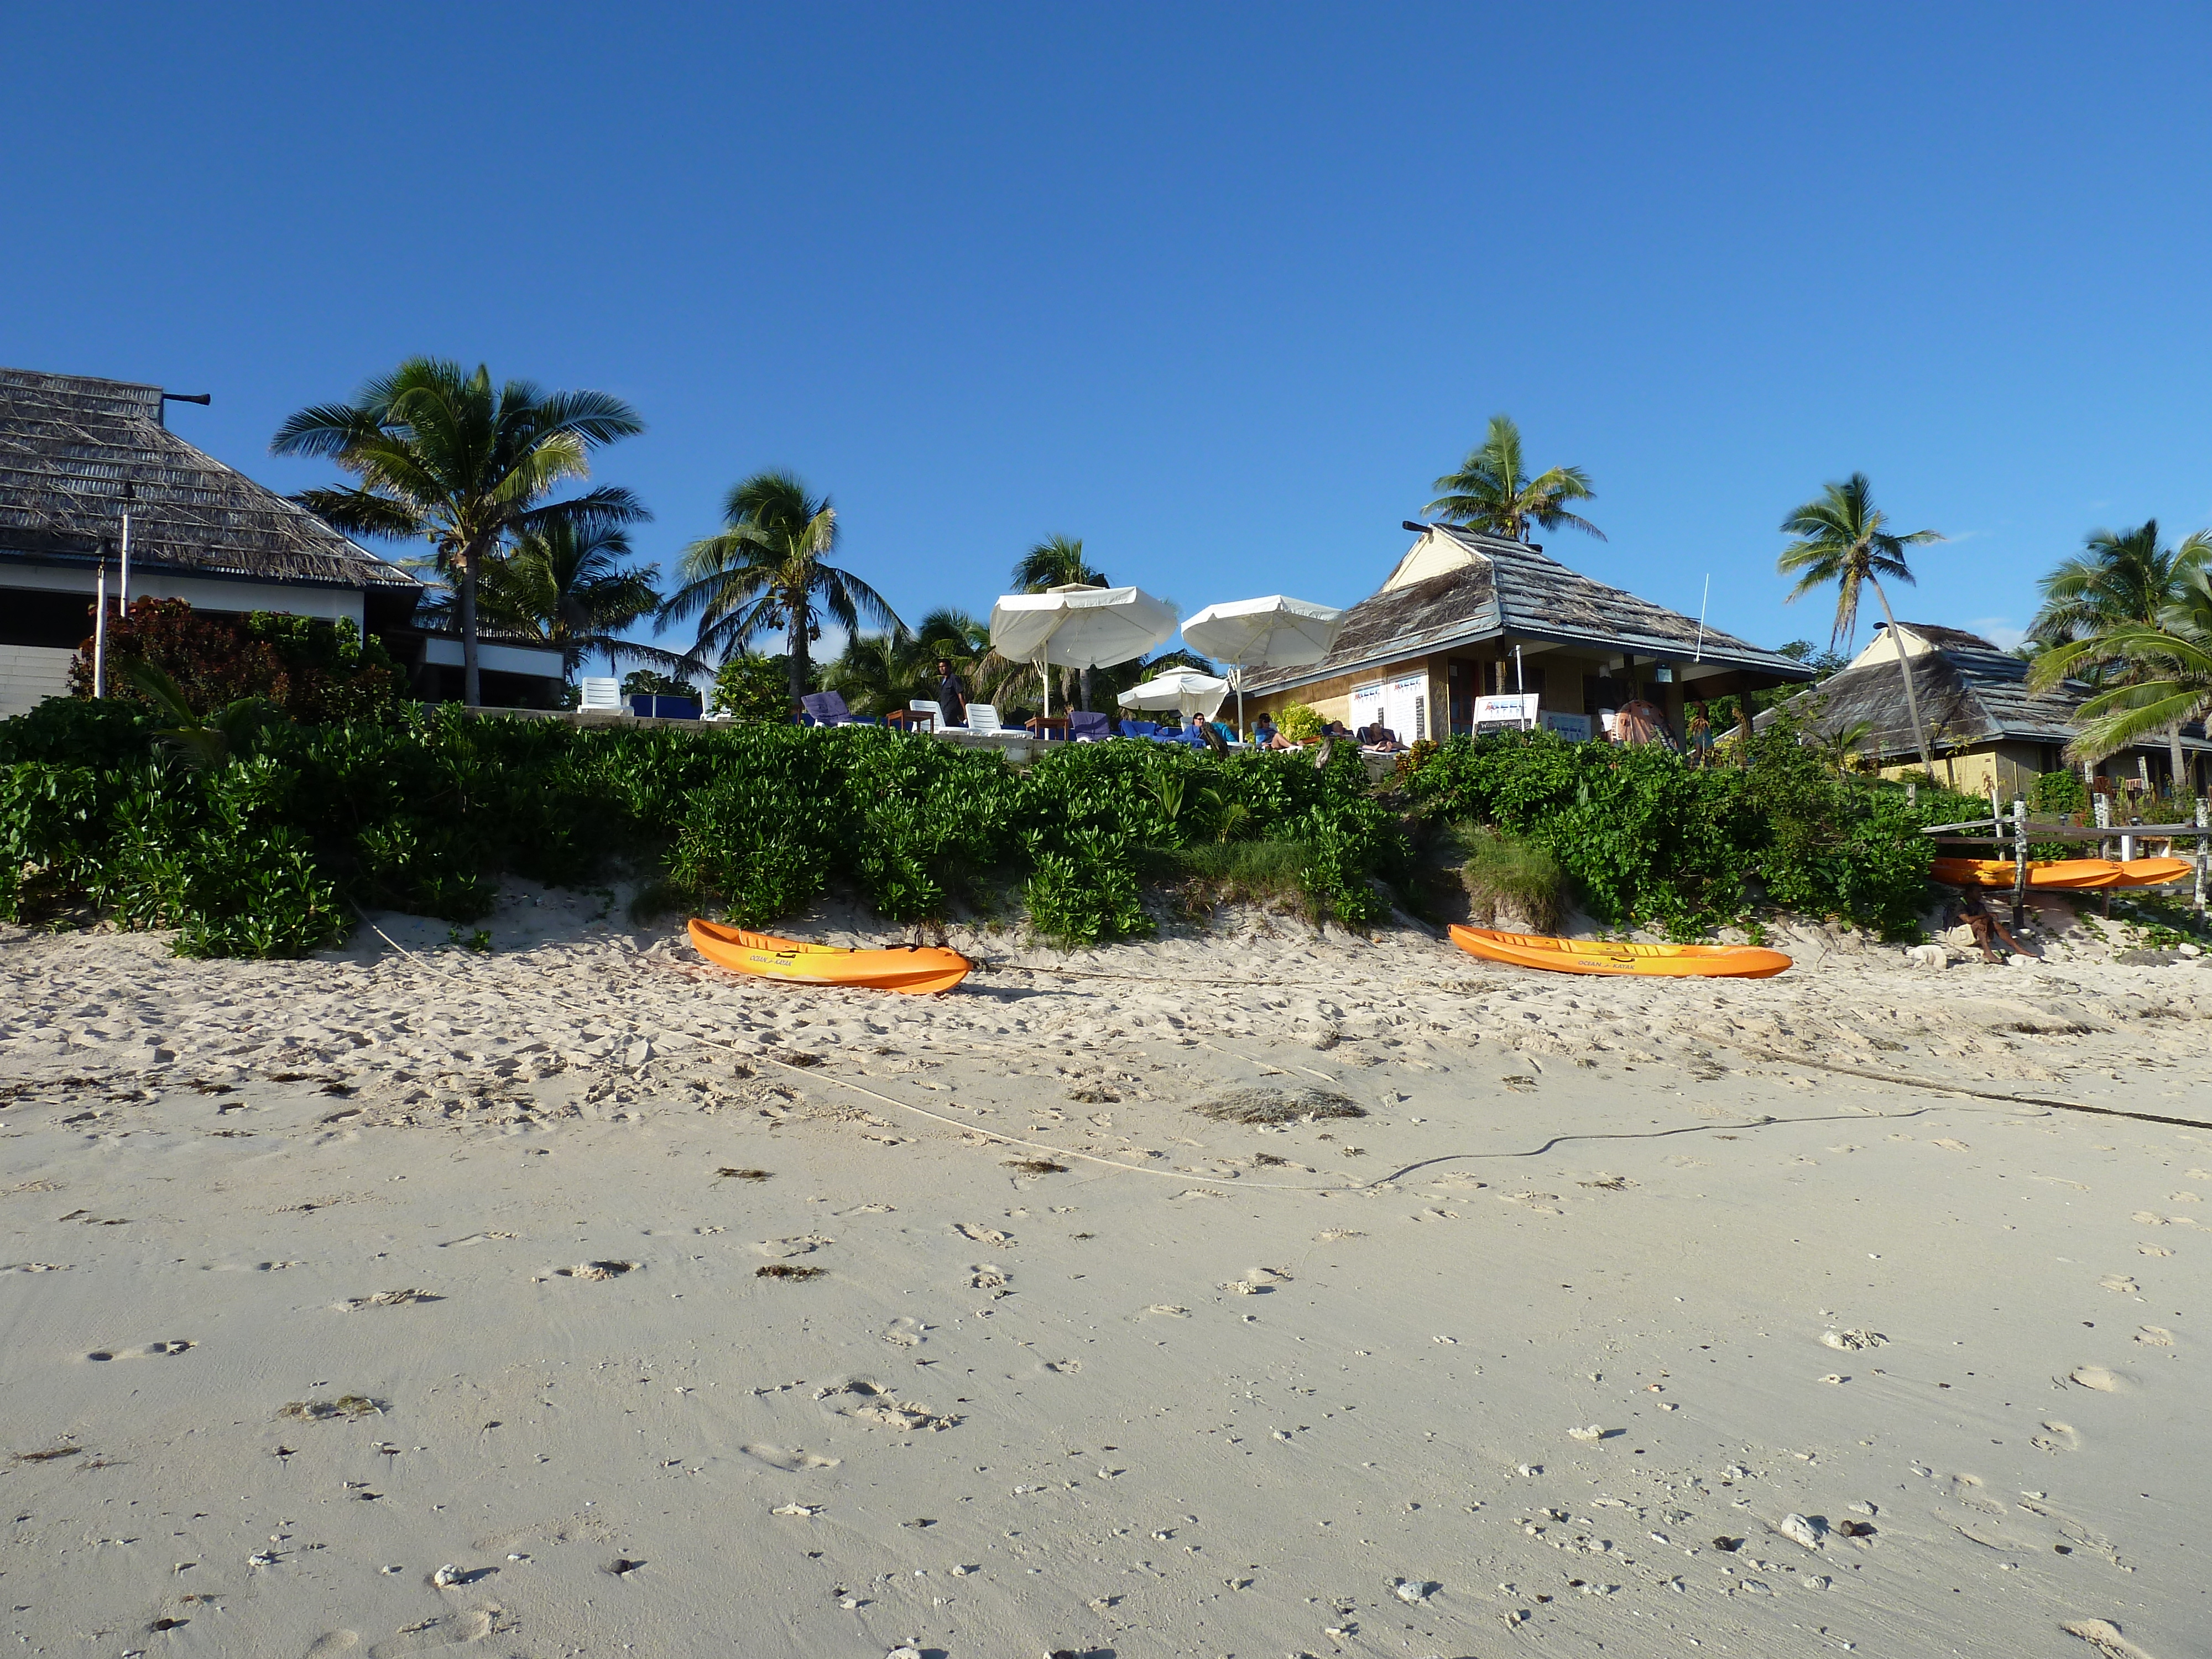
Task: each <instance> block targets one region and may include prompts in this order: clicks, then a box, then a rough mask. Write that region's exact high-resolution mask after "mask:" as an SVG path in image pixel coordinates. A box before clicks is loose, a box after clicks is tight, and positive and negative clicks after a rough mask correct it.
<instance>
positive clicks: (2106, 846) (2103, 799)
mask: <svg viewBox="0 0 2212 1659" xmlns="http://www.w3.org/2000/svg"><path fill="white" fill-rule="evenodd" d="M2089 804H2090V805H2092V806H2093V807H2094V808H2095V809H2096V813H2097V828H2099V829H2111V828H2112V797H2111V796H2110V795H2107V794H2105V793H2102V792H2100V793H2097V794H2093V795H2092V796H2090V797H2089ZM2097 856H2098V857H2099V858H2100V859H2108V858H2110V857H2112V845H2111V843H2110V842H2102V841H2100V842H2098V843H2097Z"/></svg>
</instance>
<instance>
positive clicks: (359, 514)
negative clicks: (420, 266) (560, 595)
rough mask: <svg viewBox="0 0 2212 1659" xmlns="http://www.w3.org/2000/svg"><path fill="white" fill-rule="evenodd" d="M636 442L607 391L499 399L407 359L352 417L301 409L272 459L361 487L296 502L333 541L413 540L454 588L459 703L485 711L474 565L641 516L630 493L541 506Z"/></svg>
mask: <svg viewBox="0 0 2212 1659" xmlns="http://www.w3.org/2000/svg"><path fill="white" fill-rule="evenodd" d="M644 430H645V423H644V422H642V421H641V420H640V419H638V417H637V412H636V411H635V410H633V409H632V408H631V407H630V406H629V404H626V403H624V402H623V400H622V399H621V398H616V397H611V396H610V395H608V394H607V393H605V392H546V391H544V389H543V388H541V387H539V386H537V385H536V384H535V383H533V382H532V381H529V380H509V381H507V382H506V383H505V384H504V385H502V386H500V387H499V388H498V389H497V390H496V391H495V390H494V389H493V387H492V383H491V372H490V371H489V369H488V368H485V367H484V366H483V364H481V363H479V364H478V365H477V370H476V373H474V374H465V373H464V372H463V371H462V368H461V366H460V365H459V363H456V362H448V361H447V360H446V359H443V358H437V357H410V358H409V359H407V361H406V362H403V363H401V364H400V365H399V367H398V368H396V369H394V370H392V373H391V374H386V375H380V376H379V377H378V378H377V379H375V380H371V381H369V382H368V384H367V385H366V386H363V387H362V389H361V392H360V395H359V396H358V397H357V398H356V400H355V401H354V402H352V403H350V404H317V405H315V406H314V407H313V408H311V409H303V410H300V411H299V412H298V413H297V414H295V415H294V416H292V417H291V418H290V419H289V420H288V421H286V422H284V424H283V426H281V427H279V428H277V430H276V438H275V439H274V440H273V441H271V442H270V446H269V447H270V449H271V450H272V451H273V452H275V453H276V454H279V455H326V456H328V457H329V458H330V459H332V460H334V461H336V462H337V465H339V467H340V468H342V469H343V471H347V472H350V473H352V474H353V475H354V477H356V478H358V479H359V480H360V483H358V484H356V485H355V486H353V487H352V488H349V489H308V490H303V491H301V494H300V495H299V496H298V497H297V500H298V501H300V503H301V506H303V507H307V509H308V510H309V511H310V512H312V513H315V514H316V515H317V516H319V517H320V518H322V519H324V520H326V521H327V522H329V523H330V524H331V525H334V526H337V528H338V529H340V530H346V531H354V532H361V533H363V534H367V535H372V536H391V537H396V538H415V537H420V538H422V539H423V540H425V541H428V543H429V544H431V546H432V547H433V548H434V549H435V560H436V562H437V564H438V566H439V568H440V569H441V571H442V572H443V573H444V574H447V576H449V577H451V576H454V575H456V574H458V576H459V587H460V619H461V695H462V699H463V701H465V702H466V703H467V704H468V705H469V706H470V707H471V708H476V707H477V706H478V705H480V704H481V703H482V702H483V696H482V687H481V685H480V684H479V680H478V676H477V582H478V580H479V579H480V578H481V576H482V574H483V564H484V561H485V560H486V559H487V558H489V557H490V556H493V555H494V554H495V552H496V551H497V550H499V549H500V548H501V546H502V545H504V544H507V543H508V542H510V541H513V540H514V539H516V538H521V537H525V536H531V535H543V534H544V533H545V532H548V531H550V529H551V528H552V527H553V526H555V525H558V524H566V525H568V526H572V527H573V528H574V529H575V530H576V531H577V532H580V533H584V534H591V533H595V532H599V531H601V530H605V529H611V528H614V527H617V526H621V525H625V524H632V523H635V522H636V521H637V520H641V519H644V518H647V517H649V516H650V515H649V514H648V513H647V512H646V510H645V507H643V505H642V504H641V502H640V501H638V499H637V497H636V496H635V495H632V494H631V493H630V492H629V490H627V489H611V488H607V487H605V486H602V487H601V488H599V489H592V490H590V491H588V492H586V494H584V495H579V496H575V497H574V498H572V499H570V500H568V501H547V500H546V497H547V496H548V495H551V494H552V492H553V491H554V490H555V489H557V488H559V487H560V486H561V485H562V484H563V483H567V482H568V480H570V479H572V478H582V477H588V476H589V474H590V471H591V469H590V466H589V465H588V459H589V456H590V453H591V452H592V450H593V449H595V448H597V447H599V446H601V445H603V444H609V443H612V442H614V441H616V440H617V439H618V438H628V437H633V436H635V435H636V434H638V433H640V432H642V431H644Z"/></svg>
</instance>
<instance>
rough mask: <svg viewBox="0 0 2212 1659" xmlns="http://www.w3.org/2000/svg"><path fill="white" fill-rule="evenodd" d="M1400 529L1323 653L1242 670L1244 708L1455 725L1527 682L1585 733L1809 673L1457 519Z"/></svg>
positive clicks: (1564, 726) (1676, 716)
mask: <svg viewBox="0 0 2212 1659" xmlns="http://www.w3.org/2000/svg"><path fill="white" fill-rule="evenodd" d="M1405 528H1406V529H1407V530H1409V531H1412V532H1414V533H1415V535H1416V536H1417V537H1418V538H1419V539H1418V540H1417V541H1415V542H1414V544H1413V546H1412V547H1411V548H1410V549H1409V550H1407V553H1406V555H1405V556H1404V557H1403V558H1401V559H1400V560H1399V562H1398V564H1397V567H1396V568H1395V569H1394V570H1392V571H1391V573H1390V574H1389V577H1388V578H1387V579H1386V580H1384V582H1383V586H1381V587H1380V588H1379V589H1377V590H1376V592H1375V593H1374V594H1372V595H1371V596H1370V597H1369V598H1368V599H1363V600H1362V601H1360V603H1359V604H1358V605H1354V606H1353V607H1352V610H1351V611H1350V613H1349V614H1348V615H1347V616H1346V618H1345V622H1344V626H1343V629H1342V630H1341V631H1340V633H1339V635H1337V641H1336V645H1335V648H1334V650H1332V651H1331V652H1330V653H1329V655H1328V658H1327V659H1324V660H1323V661H1322V662H1319V663H1316V664H1314V665H1311V666H1310V667H1303V668H1293V669H1267V670H1255V671H1252V672H1250V673H1249V674H1247V675H1246V676H1245V678H1244V687H1245V699H1246V706H1247V709H1248V711H1250V710H1254V709H1256V708H1270V709H1279V708H1280V707H1281V706H1282V705H1283V704H1285V703H1288V702H1304V703H1307V704H1310V706H1312V707H1313V708H1315V710H1316V712H1318V713H1319V714H1321V715H1322V717H1323V718H1324V719H1329V720H1346V722H1347V723H1349V724H1352V725H1355V726H1358V725H1363V724H1364V723H1365V722H1366V720H1367V719H1369V718H1370V717H1371V714H1372V711H1376V710H1379V712H1380V713H1381V714H1382V716H1383V720H1384V723H1385V724H1386V725H1388V726H1390V728H1391V729H1392V730H1393V731H1395V732H1397V733H1398V735H1399V736H1400V737H1401V738H1406V739H1408V740H1410V739H1411V738H1414V737H1416V736H1420V737H1440V736H1443V735H1444V734H1445V733H1446V732H1462V731H1467V730H1468V729H1470V728H1471V727H1472V726H1473V724H1474V714H1475V712H1476V711H1475V699H1476V698H1478V697H1480V696H1492V695H1497V694H1501V693H1509V692H1514V691H1516V690H1529V691H1534V692H1535V693H1537V694H1538V695H1539V696H1541V700H1542V708H1543V711H1544V714H1545V717H1546V720H1547V723H1550V724H1553V725H1554V726H1555V728H1556V729H1560V730H1564V731H1565V732H1569V733H1570V734H1579V735H1588V732H1589V728H1590V726H1591V724H1592V722H1593V721H1595V720H1596V718H1597V717H1598V716H1600V715H1601V714H1602V713H1603V712H1605V711H1607V710H1610V709H1613V708H1619V707H1620V705H1621V704H1622V703H1623V702H1627V701H1629V700H1630V699H1631V698H1632V697H1634V696H1644V697H1646V698H1648V699H1650V700H1651V701H1653V702H1658V703H1660V704H1661V705H1662V707H1663V708H1665V709H1666V711H1667V713H1668V716H1669V718H1670V719H1671V720H1674V723H1675V725H1676V727H1677V730H1679V729H1680V716H1681V710H1682V704H1683V701H1684V698H1685V696H1688V697H1692V698H1696V697H1707V696H1725V695H1728V694H1730V693H1734V692H1741V691H1752V690H1764V689H1765V688H1767V687H1769V686H1774V685H1782V684H1793V683H1796V682H1798V681H1802V680H1806V679H1809V678H1811V677H1812V671H1811V670H1810V669H1808V667H1806V666H1805V665H1804V664H1802V663H1801V662H1798V661H1796V659H1793V658H1790V657H1785V656H1784V655H1782V654H1781V653H1778V652H1774V651H1769V650H1766V649H1765V648H1763V647H1759V646H1756V645H1753V644H1750V643H1748V642H1747V641H1743V640H1740V639H1737V638H1736V637H1735V636H1734V635H1729V634H1724V633H1722V632H1721V631H1720V630H1718V629H1713V628H1710V627H1706V626H1704V625H1702V624H1701V623H1699V620H1698V619H1697V618H1696V617H1686V616H1684V615H1682V614H1681V613H1680V611H1670V610H1668V609H1667V607H1666V606H1664V605H1655V604H1653V603H1652V602H1651V601H1650V600H1649V599H1641V598H1638V596H1637V595H1636V594H1633V593H1631V592H1626V591H1625V590H1623V589H1621V588H1618V587H1613V586H1608V585H1607V584H1606V583H1604V582H1601V581H1597V580H1594V579H1593V578H1591V577H1589V576H1585V575H1583V574H1581V573H1580V572H1579V571H1576V570H1571V569H1569V568H1567V567H1566V566H1565V565H1564V564H1562V563H1560V562H1559V561H1558V560H1557V559H1554V558H1552V557H1550V556H1548V555H1547V554H1546V553H1545V551H1544V550H1543V549H1542V548H1541V547H1535V546H1530V545H1528V544H1522V543H1520V542H1513V541H1506V540H1503V539H1501V538H1498V537H1495V536H1486V535H1481V534H1479V533H1477V532H1474V531H1471V530H1468V529H1464V528H1462V527H1461V526H1456V525H1442V524H1414V523H1412V522H1410V521H1409V522H1408V523H1407V525H1406V526H1405Z"/></svg>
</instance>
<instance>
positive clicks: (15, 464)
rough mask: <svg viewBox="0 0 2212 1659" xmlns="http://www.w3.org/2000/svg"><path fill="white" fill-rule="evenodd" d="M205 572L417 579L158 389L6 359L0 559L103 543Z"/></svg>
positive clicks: (393, 583) (400, 583) (91, 550)
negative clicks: (229, 456)
mask: <svg viewBox="0 0 2212 1659" xmlns="http://www.w3.org/2000/svg"><path fill="white" fill-rule="evenodd" d="M126 484H127V485H129V486H130V488H131V491H132V497H133V498H132V499H131V501H130V502H129V507H130V512H131V562H132V563H133V564H134V565H137V564H142V563H143V564H147V565H160V566H164V567H167V568H172V569H178V570H190V571H196V572H201V573H204V574H209V575H224V576H247V577H253V578H257V579H259V580H264V581H281V582H307V583H313V584H318V585H328V586H340V587H362V588H368V587H389V588H415V589H418V590H419V588H420V587H421V586H422V584H421V583H419V582H417V581H416V580H415V578H414V577H412V576H410V575H409V574H407V573H406V572H405V571H404V570H402V569H400V568H398V567H397V566H396V565H392V564H389V563H386V562H385V561H384V560H382V559H380V558H378V557H377V556H375V555H374V554H373V553H371V552H369V551H368V550H366V549H365V548H362V547H359V546H356V544H354V543H352V542H350V541H349V540H347V539H346V538H344V537H343V536H342V535H340V534H339V533H338V532H337V531H335V530H333V529H331V527H330V526H328V525H326V524H325V523H324V522H323V521H322V520H320V519H318V518H316V517H315V516H314V514H313V513H309V512H308V511H307V509H306V508H305V507H300V506H297V505H295V503H293V502H291V501H286V500H285V499H284V497H283V496H282V495H277V494H276V492H275V491H274V490H271V489H264V487H263V486H262V485H260V484H258V483H254V482H253V480H252V479H251V478H249V477H246V475H245V474H243V473H241V472H237V471H233V470H232V469H231V468H229V467H228V466H225V465H223V464H222V462H221V461H218V460H216V459H215V458H214V457H213V456H211V455H208V454H205V453H202V452H201V451H199V450H197V449H195V448H193V447H192V446H191V445H190V444H188V443H186V442H185V441H184V440H183V439H182V438H179V436H177V435H176V434H175V433H173V432H171V431H169V430H167V428H164V427H163V426H162V424H161V388H160V387H159V386H137V385H134V384H132V383H131V382H130V381H127V380H91V379H88V378H85V377H82V376H76V375H68V374H37V373H34V372H33V371H31V370H28V369H20V368H0V559H6V558H9V557H17V558H21V557H29V558H46V559H61V560H66V561H70V562H74V561H77V560H82V559H90V558H94V557H97V556H99V554H100V548H101V544H103V543H107V544H112V543H114V542H116V541H117V540H118V538H119V537H120V535H121V532H122V518H123V513H124V509H125V498H124V494H123V492H124V488H125V485H126Z"/></svg>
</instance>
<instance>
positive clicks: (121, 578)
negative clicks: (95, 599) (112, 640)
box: [115, 513, 131, 617]
mask: <svg viewBox="0 0 2212 1659" xmlns="http://www.w3.org/2000/svg"><path fill="white" fill-rule="evenodd" d="M115 614H116V615H117V616H118V617H127V616H129V615H130V614H131V515H130V514H129V513H125V514H124V515H123V568H122V569H121V570H120V571H119V572H118V574H117V576H116V581H115Z"/></svg>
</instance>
